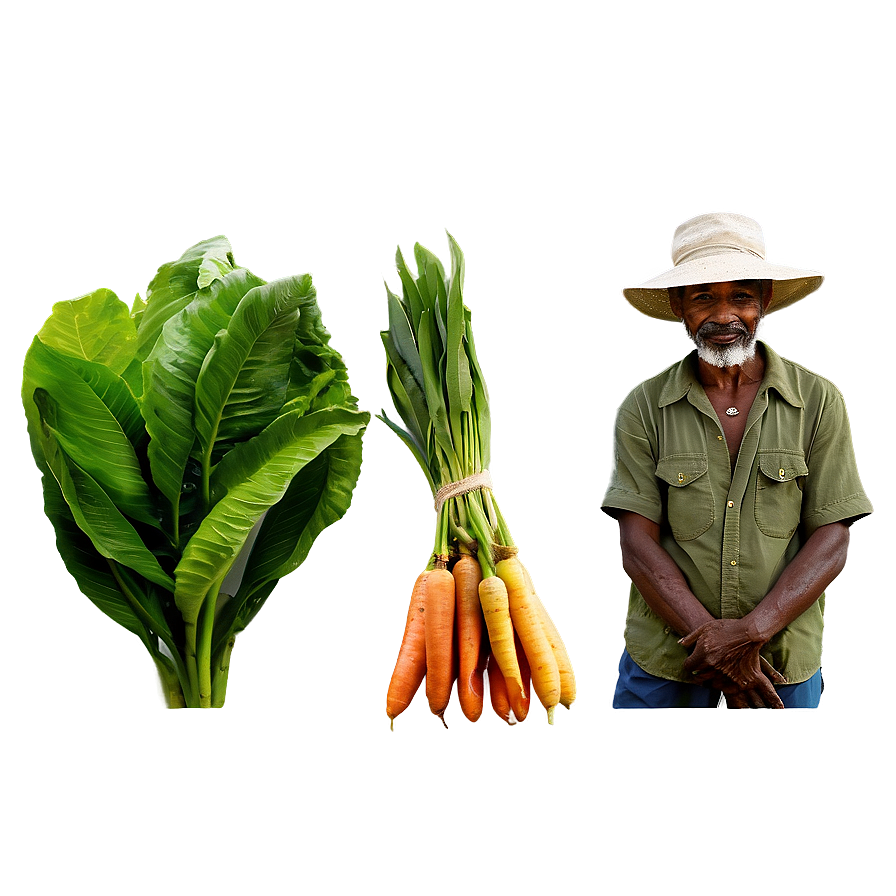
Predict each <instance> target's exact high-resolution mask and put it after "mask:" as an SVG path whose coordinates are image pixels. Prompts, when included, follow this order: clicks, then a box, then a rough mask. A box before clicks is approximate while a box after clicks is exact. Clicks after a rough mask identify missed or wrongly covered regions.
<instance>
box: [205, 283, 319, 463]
mask: <svg viewBox="0 0 896 896" xmlns="http://www.w3.org/2000/svg"><path fill="white" fill-rule="evenodd" d="M313 294H314V287H313V285H312V283H311V277H310V276H308V275H305V276H304V277H290V278H288V279H284V280H278V281H276V282H273V283H267V284H265V285H263V286H258V287H256V288H255V289H253V290H251V291H250V292H248V293H246V295H245V296H244V297H243V298H242V300H241V301H240V303H239V305H238V306H237V308H236V310H235V311H234V312H233V316H232V317H231V319H230V321H229V322H228V324H227V327H226V329H224V330H222V331H221V332H220V333H218V335H217V336H216V337H215V341H214V345H213V346H212V348H211V349H210V350H209V352H208V354H207V355H206V357H205V360H204V362H203V364H202V368H201V369H200V371H199V376H198V377H197V379H196V405H195V413H194V415H193V425H194V429H195V431H196V437H197V439H198V442H199V453H200V455H201V457H202V465H203V469H205V470H208V469H209V468H210V467H211V463H212V451H213V449H214V447H215V443H216V441H218V439H221V440H223V441H225V442H228V441H229V442H233V441H238V440H239V439H242V438H245V437H247V436H249V435H253V434H255V433H257V432H259V431H260V430H261V429H263V428H264V427H265V426H267V424H268V423H270V422H271V421H272V420H273V419H274V418H275V417H276V416H277V414H278V412H279V410H280V408H281V407H282V406H283V403H284V401H285V400H286V393H287V388H288V385H289V371H290V363H291V361H292V355H293V341H294V333H295V330H296V325H297V322H298V317H299V306H300V304H301V302H302V301H303V300H304V299H306V298H307V297H308V296H309V295H313Z"/></svg>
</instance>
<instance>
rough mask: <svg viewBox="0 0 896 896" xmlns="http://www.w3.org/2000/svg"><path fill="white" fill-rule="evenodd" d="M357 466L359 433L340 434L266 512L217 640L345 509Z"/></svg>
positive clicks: (242, 621)
mask: <svg viewBox="0 0 896 896" xmlns="http://www.w3.org/2000/svg"><path fill="white" fill-rule="evenodd" d="M360 470H361V432H360V431H359V432H358V433H356V434H353V435H349V434H347V435H343V436H340V437H339V438H338V439H337V440H336V441H335V442H333V444H332V445H330V446H329V447H328V448H326V449H324V450H323V451H322V452H321V453H320V454H319V455H318V456H317V457H316V458H314V459H313V460H312V461H310V462H309V463H308V464H306V465H305V466H304V467H303V468H302V469H301V470H300V471H299V473H298V474H297V475H296V476H295V478H294V479H293V481H292V482H291V483H290V486H289V488H288V489H287V491H286V494H285V495H284V496H283V498H282V499H281V500H280V501H278V502H277V503H276V504H275V505H274V506H273V507H272V508H271V509H270V510H269V511H268V513H267V515H266V516H265V518H264V522H263V523H262V525H261V528H260V529H259V532H258V536H257V538H256V539H255V544H254V545H253V547H252V553H251V554H250V556H249V560H248V562H247V564H246V569H245V571H244V573H243V578H242V582H241V584H240V588H239V590H238V592H237V593H236V594H235V595H234V596H232V597H231V598H230V599H229V601H228V602H227V603H226V604H225V606H224V608H223V610H222V614H221V618H220V619H219V620H217V622H216V624H215V640H216V641H218V640H222V639H224V638H226V637H227V636H228V634H230V633H232V632H239V631H241V630H242V629H243V628H245V627H246V625H248V624H249V622H250V621H251V620H252V618H253V617H254V616H255V614H256V613H257V612H258V610H259V609H260V608H261V605H262V604H263V603H264V600H265V599H266V598H267V596H268V594H269V593H270V590H271V588H272V587H273V585H274V584H275V583H276V582H277V581H278V580H279V579H281V578H282V577H283V576H285V575H287V574H288V573H290V572H292V571H293V570H295V569H296V568H297V567H298V566H300V565H301V564H302V562H304V560H305V558H306V557H307V556H308V552H309V551H310V549H311V546H312V545H313V543H314V541H315V539H316V538H317V536H318V535H320V533H321V532H322V531H323V530H324V529H325V528H327V526H330V525H332V524H333V523H335V522H337V521H338V520H340V519H341V518H342V517H343V516H344V515H345V512H346V511H347V510H348V508H349V505H350V504H351V500H352V492H353V490H354V488H355V485H356V483H357V481H358V475H359V473H360Z"/></svg>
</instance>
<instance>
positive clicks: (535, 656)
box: [495, 557, 560, 724]
mask: <svg viewBox="0 0 896 896" xmlns="http://www.w3.org/2000/svg"><path fill="white" fill-rule="evenodd" d="M495 571H496V572H497V573H498V576H499V577H500V578H501V580H502V581H503V582H504V584H505V585H506V586H507V599H508V605H509V608H510V617H511V619H512V620H513V627H514V629H515V630H516V632H517V633H518V634H519V637H520V641H521V642H522V645H523V649H524V650H525V652H526V657H527V658H528V660H529V666H530V668H531V674H532V687H533V688H534V689H535V693H536V694H537V695H538V699H539V700H540V701H541V704H542V706H544V708H545V709H546V710H547V711H548V722H549V723H551V724H553V722H554V707H556V705H557V704H558V703H559V702H560V669H559V666H558V665H557V660H556V658H555V657H554V651H553V650H552V649H551V644H550V641H549V640H548V636H547V634H546V633H545V630H544V626H543V624H542V621H541V614H540V613H539V612H538V610H537V608H536V607H535V605H534V603H533V601H532V599H531V594H532V592H531V591H530V589H529V583H528V582H527V581H526V575H525V572H524V571H523V566H522V564H521V563H520V561H519V560H518V559H517V558H516V557H509V558H508V559H506V560H499V561H498V563H497V564H496V566H495Z"/></svg>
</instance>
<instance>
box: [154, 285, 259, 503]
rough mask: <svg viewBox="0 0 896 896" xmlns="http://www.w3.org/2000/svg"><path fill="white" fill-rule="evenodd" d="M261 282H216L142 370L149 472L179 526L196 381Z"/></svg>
mask: <svg viewBox="0 0 896 896" xmlns="http://www.w3.org/2000/svg"><path fill="white" fill-rule="evenodd" d="M263 282H264V281H262V280H260V279H259V278H258V277H256V276H255V275H254V274H252V273H250V272H249V271H247V270H246V269H245V268H239V269H237V270H234V271H231V272H230V273H228V274H227V275H226V276H225V277H224V278H223V279H218V280H214V281H213V282H212V283H211V284H210V285H209V286H208V287H206V288H204V289H202V290H200V291H199V292H198V293H197V294H196V295H195V296H194V297H193V298H192V300H191V301H190V303H189V304H188V305H186V306H185V307H184V308H182V309H181V310H180V311H178V312H177V313H176V314H175V315H173V316H172V317H171V318H169V319H168V321H167V322H166V323H165V325H164V326H163V327H162V331H161V333H160V334H159V337H158V339H157V340H156V343H155V346H154V347H153V350H152V351H151V352H150V354H149V357H148V358H147V359H146V361H145V362H144V364H143V417H144V418H145V421H146V429H147V431H148V432H149V435H150V443H149V447H148V449H147V454H148V456H149V465H150V470H151V471H152V478H153V481H154V482H155V484H156V486H157V487H158V488H159V490H160V491H161V492H162V494H163V495H165V497H166V498H167V499H168V501H169V502H170V503H171V506H172V510H173V514H174V519H175V520H176V519H177V515H178V508H179V505H180V495H181V488H182V486H183V481H184V469H185V468H186V465H187V460H188V459H189V457H190V452H191V451H192V450H193V443H194V442H195V434H194V431H193V414H194V405H195V391H196V378H197V377H198V376H199V371H200V370H201V369H202V363H203V361H204V360H205V356H206V355H207V354H208V352H209V350H210V349H211V347H212V345H213V344H214V341H215V336H216V335H217V333H218V332H220V331H221V330H223V329H224V328H226V326H227V324H228V323H229V322H230V318H231V316H232V315H233V312H234V311H235V310H236V308H237V306H238V305H239V303H240V300H241V299H242V298H243V296H245V295H246V293H247V292H249V290H251V289H253V288H254V287H256V286H260V285H261V284H262V283H263Z"/></svg>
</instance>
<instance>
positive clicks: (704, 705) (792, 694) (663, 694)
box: [613, 650, 824, 709]
mask: <svg viewBox="0 0 896 896" xmlns="http://www.w3.org/2000/svg"><path fill="white" fill-rule="evenodd" d="M775 690H776V691H777V692H778V696H779V697H780V698H781V702H782V703H783V704H784V708H785V709H817V708H818V702H819V700H821V692H822V691H823V690H824V681H823V680H822V678H821V669H819V670H818V671H817V672H816V673H815V674H814V675H813V676H812V677H811V678H810V679H808V680H807V681H801V682H800V683H799V684H782V685H778V686H777V687H776V688H775ZM721 697H722V692H721V691H717V690H714V689H713V688H709V687H706V686H705V685H701V684H687V683H685V682H681V681H669V680H668V679H665V678H657V676H656V675H651V674H650V673H649V672H645V671H644V670H643V669H642V668H641V667H640V666H639V665H638V664H637V663H636V662H635V661H634V660H633V659H632V658H631V656H629V653H628V651H627V650H624V651H623V652H622V659H621V660H620V661H619V680H618V681H617V682H616V693H615V694H614V695H613V708H614V709H674V708H683V709H715V708H716V707H717V706H718V705H719V701H720V700H721Z"/></svg>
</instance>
